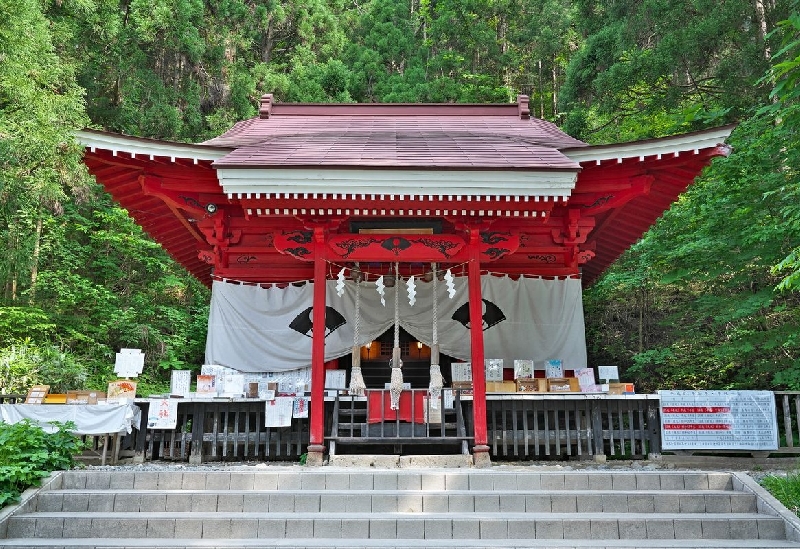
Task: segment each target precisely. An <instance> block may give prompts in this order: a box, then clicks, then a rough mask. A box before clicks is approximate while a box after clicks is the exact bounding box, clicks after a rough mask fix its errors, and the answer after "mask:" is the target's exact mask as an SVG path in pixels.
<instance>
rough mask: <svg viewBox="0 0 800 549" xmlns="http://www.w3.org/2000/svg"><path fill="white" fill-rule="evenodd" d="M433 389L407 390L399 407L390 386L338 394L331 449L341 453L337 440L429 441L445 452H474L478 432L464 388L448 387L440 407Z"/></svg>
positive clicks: (407, 443) (358, 443) (374, 442)
mask: <svg viewBox="0 0 800 549" xmlns="http://www.w3.org/2000/svg"><path fill="white" fill-rule="evenodd" d="M427 394H428V391H427V389H411V390H406V391H404V393H403V397H401V401H400V409H399V410H396V411H395V410H392V409H391V406H390V394H389V390H388V389H375V390H369V391H368V394H367V396H365V397H351V396H348V395H340V394H336V395H335V396H334V397H333V403H332V404H333V409H332V414H331V419H332V423H331V428H330V429H329V430H328V432H329V433H330V434H329V435H328V436H327V437H326V440H328V442H329V445H330V453H331V454H332V455H333V454H335V453H336V451H337V445H350V446H354V445H355V446H362V445H379V444H386V445H393V446H403V445H405V446H410V447H412V448H413V447H415V446H416V447H419V446H420V445H426V446H429V447H436V448H440V449H444V451H447V448H448V447H449V448H455V449H456V450H457V451H459V452H461V453H463V454H466V453H468V452H469V441H470V440H471V439H472V436H471V435H469V434H468V433H467V426H466V422H465V419H464V411H463V407H462V401H461V392H460V391H452V390H444V391H442V393H441V395H440V396H439V400H438V406H437V405H436V404H434V403H433V402H432V401H431V400H429V399H428V398H427ZM411 451H412V452H413V449H412V450H411Z"/></svg>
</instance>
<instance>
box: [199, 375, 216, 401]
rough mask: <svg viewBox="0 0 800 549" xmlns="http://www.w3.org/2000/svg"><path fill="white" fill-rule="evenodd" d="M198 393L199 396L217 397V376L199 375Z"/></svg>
mask: <svg viewBox="0 0 800 549" xmlns="http://www.w3.org/2000/svg"><path fill="white" fill-rule="evenodd" d="M196 391H197V395H198V396H216V395H217V384H216V376H212V375H210V374H199V375H198V376H197V389H196Z"/></svg>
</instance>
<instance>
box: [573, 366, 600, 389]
mask: <svg viewBox="0 0 800 549" xmlns="http://www.w3.org/2000/svg"><path fill="white" fill-rule="evenodd" d="M575 377H577V378H578V385H579V386H580V388H581V392H582V393H599V392H601V391H602V387H601V386H600V385H598V384H597V382H596V381H595V378H594V368H580V369H578V370H575Z"/></svg>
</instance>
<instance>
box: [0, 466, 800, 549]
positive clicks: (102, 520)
mask: <svg viewBox="0 0 800 549" xmlns="http://www.w3.org/2000/svg"><path fill="white" fill-rule="evenodd" d="M770 498H771V496H769V495H768V494H766V495H765V492H764V491H763V489H761V488H760V487H758V486H757V484H755V482H754V481H753V480H752V479H750V478H749V477H746V476H742V475H740V474H737V473H716V472H673V471H669V472H662V471H649V472H648V471H635V472H634V471H631V472H627V471H626V472H617V471H609V470H597V471H541V470H537V469H535V468H526V467H509V468H507V469H506V468H504V467H493V468H491V469H487V470H461V469H424V470H417V469H406V470H404V469H400V470H397V469H377V468H358V469H355V468H353V469H351V468H327V467H326V468H322V469H308V468H303V467H299V466H289V467H287V466H275V467H269V466H267V467H249V468H246V467H237V468H232V469H231V470H228V471H221V470H219V466H217V467H215V468H214V470H209V471H204V470H202V469H196V470H187V471H181V470H177V471H176V470H174V469H171V470H161V471H154V470H141V471H140V470H135V469H134V470H130V469H120V470H115V469H105V468H104V469H97V470H82V471H69V472H65V473H62V474H59V475H57V476H55V477H53V478H52V479H50V480H49V481H48V482H47V483H46V486H45V487H44V488H42V489H40V490H38V491H35V492H33V491H32V493H31V495H29V496H27V497H25V498H23V499H24V501H23V503H22V504H21V505H20V506H18V507H17V508H15V509H13V510H11V511H6V510H4V512H3V513H0V548H9V547H10V548H13V547H19V548H22V547H39V548H41V549H56V548H57V549H67V548H76V549H88V548H93V549H124V548H130V549H133V548H141V547H148V548H154V547H155V548H159V547H163V548H165V549H177V548H183V549H189V548H198V547H199V548H210V547H218V548H219V549H229V548H233V547H237V548H267V547H272V548H279V547H299V548H302V547H308V548H311V547H315V548H316V547H319V548H322V547H324V548H326V549H340V548H345V547H347V548H354V549H358V548H364V549H367V548H370V547H392V548H397V549H401V548H408V549H411V548H422V547H431V548H432V547H466V548H472V547H495V548H500V549H504V548H508V547H526V548H529V547H552V548H559V549H561V548H566V547H572V548H574V549H578V548H588V547H593V548H603V547H608V548H611V547H614V548H622V549H625V548H633V547H640V548H642V549H644V548H648V549H654V548H656V549H657V548H659V547H665V548H666V547H682V548H686V547H696V548H698V549H702V548H719V549H724V548H730V549H734V548H744V547H751V548H765V547H774V548H788V547H795V548H797V549H800V543H799V542H797V541H794V540H800V526H798V522H797V521H795V520H794V519H792V518H790V517H789V516H788V515H789V513H788V511H786V510H785V509H783V508H782V507H780V505H779V504H777V502H775V501H774V499H770ZM787 537H788V540H787ZM789 540H791V541H789Z"/></svg>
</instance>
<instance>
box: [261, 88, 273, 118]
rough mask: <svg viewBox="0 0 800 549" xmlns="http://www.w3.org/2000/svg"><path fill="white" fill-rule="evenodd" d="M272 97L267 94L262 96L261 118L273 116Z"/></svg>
mask: <svg viewBox="0 0 800 549" xmlns="http://www.w3.org/2000/svg"><path fill="white" fill-rule="evenodd" d="M272 97H273V96H272V94H271V93H265V94H264V95H262V96H261V105H260V107H259V109H258V117H259V118H262V119H264V118H269V117H270V115H271V114H272Z"/></svg>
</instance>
